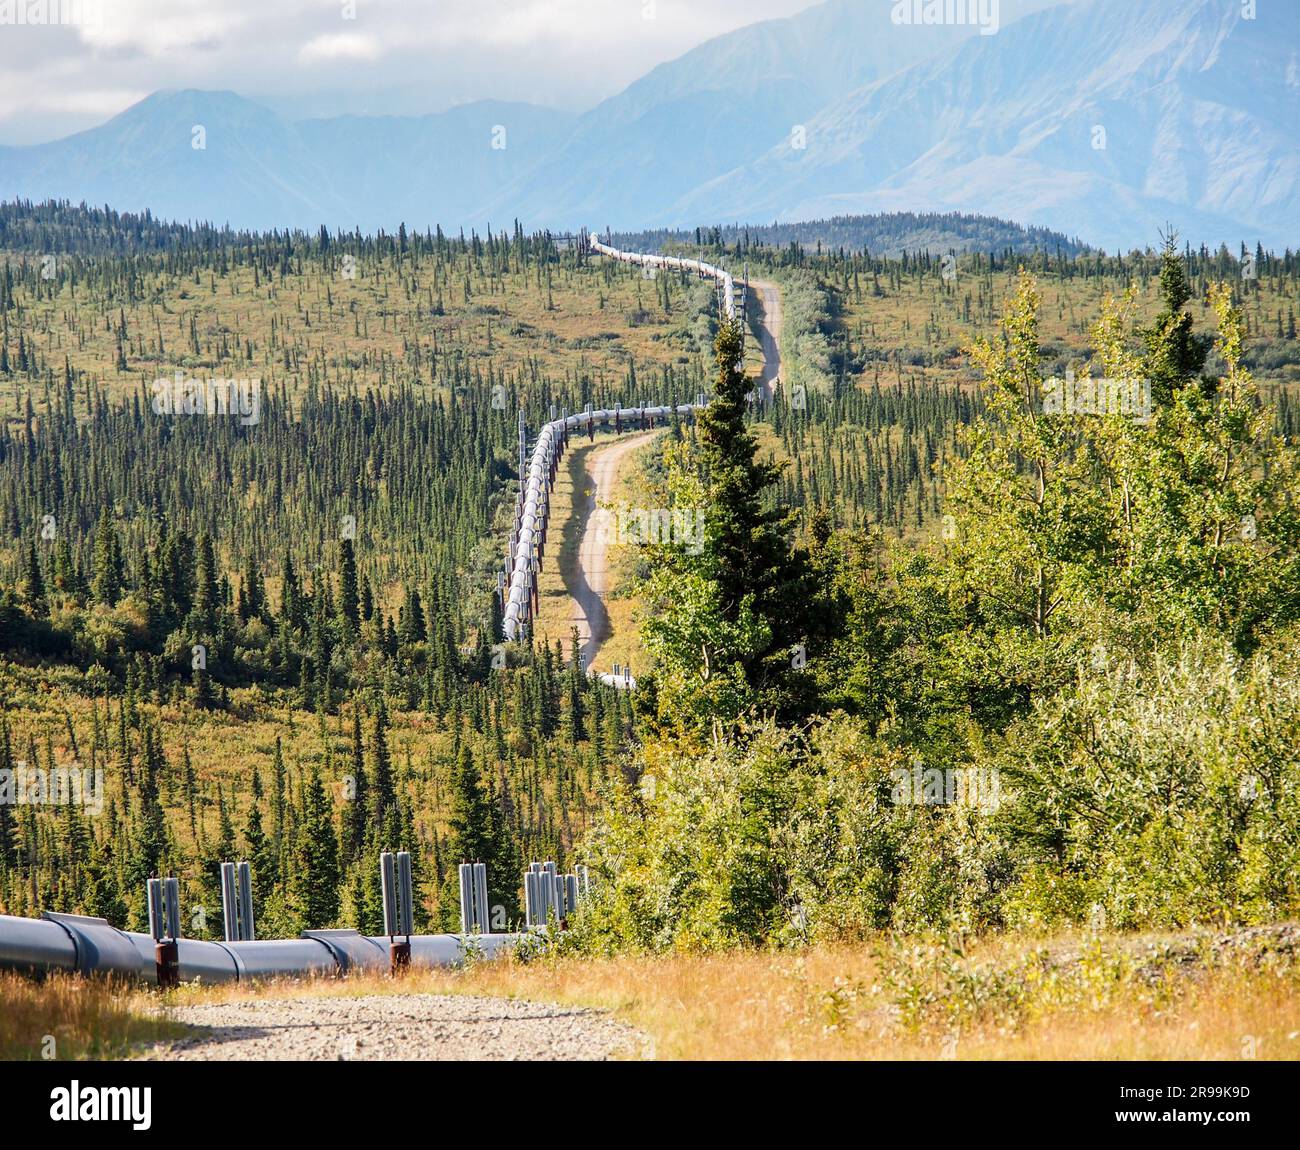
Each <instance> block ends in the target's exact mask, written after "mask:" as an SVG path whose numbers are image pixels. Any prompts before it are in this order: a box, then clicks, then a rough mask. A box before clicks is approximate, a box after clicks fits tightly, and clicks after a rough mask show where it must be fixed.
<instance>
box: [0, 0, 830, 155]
mask: <svg viewBox="0 0 1300 1150" xmlns="http://www.w3.org/2000/svg"><path fill="white" fill-rule="evenodd" d="M814 2H815V0H0V143H5V144H26V143H38V142H41V141H45V140H51V139H57V138H58V137H61V136H65V135H68V134H70V133H72V132H75V131H80V130H82V129H85V128H89V127H93V126H94V125H96V124H100V123H103V122H104V121H105V120H107V119H109V118H110V117H111V116H113V115H116V114H117V113H118V112H120V111H122V110H123V109H124V108H127V107H129V106H130V105H131V104H134V103H135V102H136V101H138V100H141V99H143V98H144V97H145V96H147V95H148V94H149V93H151V92H155V91H158V90H159V89H163V88H208V89H230V90H232V91H236V92H238V93H240V94H241V95H243V96H247V97H249V98H250V99H254V100H258V101H260V102H262V103H265V104H267V105H269V106H271V107H273V108H275V109H276V110H278V111H280V112H281V113H283V114H286V115H288V116H290V117H292V118H306V117H312V116H332V115H340V114H344V113H355V114H382V113H387V114H404V115H420V114H424V113H428V112H437V111H441V110H443V109H445V108H448V107H450V106H452V105H453V104H457V103H463V102H466V101H469V100H476V99H484V98H492V99H502V100H521V101H526V102H528V103H535V104H545V105H549V106H552V107H560V108H566V109H570V110H573V111H581V110H585V109H586V108H589V107H592V106H593V105H595V104H597V103H599V101H600V100H602V99H604V98H605V97H606V96H610V95H613V94H614V93H615V92H618V91H620V90H621V89H622V88H624V87H626V86H627V85H628V84H630V83H631V82H632V81H633V80H635V79H636V78H637V77H639V76H641V75H642V74H644V73H645V72H646V71H648V70H649V69H650V68H652V67H654V65H656V64H658V63H662V62H663V61H665V60H670V59H672V58H674V57H676V56H679V55H681V54H682V53H683V52H685V51H687V50H688V49H690V48H692V47H694V46H695V45H697V44H700V43H702V42H703V41H705V40H708V39H710V38H712V37H714V36H718V35H721V34H722V33H724V32H728V31H731V30H733V29H735V28H739V27H741V26H742V25H745V24H751V23H755V22H757V21H759V20H765V19H769V18H771V17H777V16H789V15H792V14H794V13H795V12H799V11H802V10H803V9H805V8H810V7H812V6H813V4H814ZM60 5H62V9H60ZM42 11H45V12H47V13H49V15H47V16H46V17H45V21H46V22H44V23H40V22H37V23H32V22H30V19H35V20H37V21H39V20H40V18H41V13H42ZM56 13H58V14H59V15H60V16H61V17H62V19H63V22H61V23H60V22H55V21H54V20H53V16H54V14H56ZM29 18H30V19H29Z"/></svg>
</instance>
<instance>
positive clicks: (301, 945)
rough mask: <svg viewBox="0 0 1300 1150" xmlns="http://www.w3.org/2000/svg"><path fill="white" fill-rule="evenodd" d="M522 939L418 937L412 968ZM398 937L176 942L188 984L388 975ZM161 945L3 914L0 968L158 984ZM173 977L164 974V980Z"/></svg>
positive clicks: (451, 962)
mask: <svg viewBox="0 0 1300 1150" xmlns="http://www.w3.org/2000/svg"><path fill="white" fill-rule="evenodd" d="M523 937H524V936H523V935H522V934H472V935H454V934H425V935H411V937H410V939H409V940H405V941H409V943H410V965H412V966H419V967H426V968H432V967H440V966H455V965H457V964H458V963H461V962H464V961H465V959H466V957H467V956H469V955H471V954H474V955H481V956H483V957H489V958H490V957H494V956H496V955H498V954H500V953H502V952H503V951H505V950H508V949H509V948H510V947H512V946H514V945H515V944H516V943H517V942H518V941H519V940H520V939H521V938H523ZM391 943H392V940H391V939H390V938H388V937H387V936H386V935H376V936H369V935H364V934H361V933H360V932H358V931H355V930H309V931H304V932H303V934H302V936H301V937H300V938H288V939H267V940H259V941H244V942H204V941H202V940H201V939H195V938H178V939H176V940H175V946H176V960H177V963H178V967H177V969H176V970H175V971H173V972H171V973H172V974H173V975H174V976H175V977H176V978H177V979H178V980H179V981H183V982H203V983H217V982H252V981H260V980H264V979H270V978H291V977H303V976H311V975H316V976H321V977H323V976H328V975H343V974H347V973H349V972H350V971H379V972H382V971H388V970H390V969H391V966H392V958H391ZM157 947H158V944H157V943H156V942H155V940H154V938H153V937H152V936H151V935H148V934H139V933H137V932H135V931H125V930H118V929H117V928H116V927H114V926H111V925H109V923H108V921H107V920H106V919H102V918H90V917H86V916H84V915H76V914H57V913H55V912H53V911H46V912H45V913H44V914H43V915H42V916H41V917H40V918H18V917H15V916H13V915H7V914H0V970H13V971H19V972H21V973H24V974H42V973H49V972H54V971H66V972H68V973H78V974H101V975H103V974H107V975H113V976H116V977H119V978H123V979H129V980H132V981H138V982H145V983H151V984H154V985H157V984H158V983H159V981H160V977H159V975H160V971H159V964H158V961H157ZM166 978H167V973H166V972H164V973H163V979H164V980H165V979H166Z"/></svg>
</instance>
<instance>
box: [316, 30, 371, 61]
mask: <svg viewBox="0 0 1300 1150" xmlns="http://www.w3.org/2000/svg"><path fill="white" fill-rule="evenodd" d="M380 55H382V51H381V49H380V47H379V44H378V42H377V41H376V40H375V38H374V37H373V36H363V35H361V34H360V33H358V32H338V33H335V34H334V35H332V36H317V37H315V38H314V39H312V40H308V41H307V43H306V44H304V45H303V46H302V47H301V48H300V49H299V50H298V59H299V61H300V62H301V63H304V64H317V63H320V62H322V61H325V62H333V61H335V60H367V61H368V60H378V59H379V57H380Z"/></svg>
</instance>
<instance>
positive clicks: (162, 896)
mask: <svg viewBox="0 0 1300 1150" xmlns="http://www.w3.org/2000/svg"><path fill="white" fill-rule="evenodd" d="M147 894H148V899H149V934H150V935H151V936H152V937H153V941H154V966H155V968H156V975H157V979H158V985H159V986H160V987H162V988H163V989H164V990H171V989H174V988H175V987H177V986H179V985H180V982H181V961H180V946H179V945H178V943H177V941H176V940H177V939H178V938H180V935H181V924H180V917H181V895H180V880H179V879H175V878H162V879H158V878H151V879H150V880H149V882H148V887H147Z"/></svg>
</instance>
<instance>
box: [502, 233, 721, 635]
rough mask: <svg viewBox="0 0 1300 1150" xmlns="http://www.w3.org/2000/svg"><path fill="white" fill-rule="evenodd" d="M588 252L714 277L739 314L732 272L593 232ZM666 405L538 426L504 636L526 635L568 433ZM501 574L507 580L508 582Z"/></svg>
mask: <svg viewBox="0 0 1300 1150" xmlns="http://www.w3.org/2000/svg"><path fill="white" fill-rule="evenodd" d="M586 244H587V247H588V250H589V251H592V252H596V253H597V254H599V255H603V256H608V257H609V258H610V259H615V260H619V261H620V262H622V263H631V264H640V265H641V266H642V267H647V268H655V269H660V268H662V269H664V270H667V271H688V272H695V273H696V274H697V275H700V276H707V277H709V278H711V279H715V280H717V281H718V294H719V297H720V298H719V309H720V311H721V312H722V314H724V315H725V316H726V317H727V319H728V320H734V319H736V317H737V315H738V314H743V311H744V298H745V289H744V288H743V287H742V288H741V298H740V301H739V303H738V302H737V299H736V283H735V280H734V279H733V278H732V276H731V273H730V272H728V271H724V270H723V269H722V268H720V267H715V266H714V265H713V264H708V263H704V262H703V261H702V260H691V259H682V258H680V257H677V256H660V255H642V254H639V253H637V252H624V251H620V250H619V249H618V248H614V247H610V246H609V245H608V244H604V243H601V242H600V240H598V239H596V237H595V236H594V235H589V236H587V237H586ZM702 406H704V404H703V397H701V400H700V402H698V403H683V404H679V405H678V406H677V408H676V411H677V414H678V415H689V414H690V413H691V412H693V411H695V410H697V409H698V408H700V407H702ZM672 413H673V408H671V407H620V408H602V409H600V410H599V411H591V410H587V411H584V412H580V413H579V414H577V415H561V416H560V418H559V419H552V420H551V421H550V422H549V423H547V424H545V425H544V426H543V427H542V430H541V431H540V433H539V434H538V436H537V443H536V444H535V445H534V447H533V454H532V458H531V460H530V461H528V477H527V479H526V481H525V482H524V484H523V486H522V487H521V488H520V491H519V502H518V505H517V506H516V509H515V528H514V530H513V531H512V532H511V534H510V545H509V548H508V550H507V553H506V568H505V576H504V578H503V580H502V584H503V586H502V591H501V594H502V596H503V598H504V605H503V610H502V630H503V632H504V634H505V637H506V639H507V641H510V642H513V641H514V640H516V639H522V638H525V637H526V636H527V634H528V624H529V622H530V621H531V619H532V615H533V611H534V609H535V608H536V605H537V602H536V599H537V576H538V574H539V573H540V571H541V563H542V557H543V552H544V550H545V547H546V528H547V522H548V517H549V510H550V492H551V489H552V488H553V487H554V485H555V472H556V469H557V467H558V466H559V462H560V458H561V456H563V454H564V449H565V447H567V446H568V442H569V432H571V431H573V430H574V429H575V428H583V429H584V430H586V431H587V432H588V433H589V434H591V433H594V430H595V428H596V427H597V426H602V427H605V426H609V425H610V424H611V423H612V424H613V425H614V427H615V429H616V430H622V426H623V423H624V421H627V422H629V423H639V424H641V425H643V426H647V425H648V426H650V427H653V426H654V421H655V420H656V419H665V418H668V417H669V416H671V415H672ZM525 460H526V447H525V431H524V425H523V415H522V413H521V414H520V419H519V462H520V469H521V474H522V469H523V465H524V463H525ZM505 579H508V580H509V585H508V587H507V586H505Z"/></svg>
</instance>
